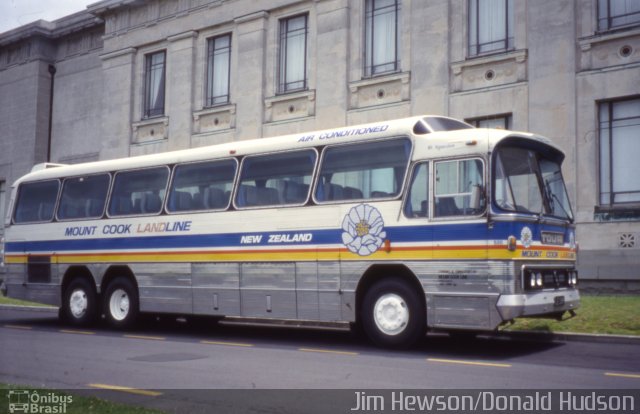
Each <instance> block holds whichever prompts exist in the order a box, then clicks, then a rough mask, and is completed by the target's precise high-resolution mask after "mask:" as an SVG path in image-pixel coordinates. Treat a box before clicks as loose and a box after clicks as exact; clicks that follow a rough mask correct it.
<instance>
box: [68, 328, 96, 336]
mask: <svg viewBox="0 0 640 414" xmlns="http://www.w3.org/2000/svg"><path fill="white" fill-rule="evenodd" d="M59 332H62V333H68V334H78V335H95V334H96V333H95V332H89V331H76V330H75V329H60V331H59Z"/></svg>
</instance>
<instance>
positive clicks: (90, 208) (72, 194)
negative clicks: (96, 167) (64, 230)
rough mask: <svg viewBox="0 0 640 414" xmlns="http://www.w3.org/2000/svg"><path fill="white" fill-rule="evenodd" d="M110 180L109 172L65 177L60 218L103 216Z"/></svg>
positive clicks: (59, 211) (59, 209) (59, 212)
mask: <svg viewBox="0 0 640 414" xmlns="http://www.w3.org/2000/svg"><path fill="white" fill-rule="evenodd" d="M109 182H110V177H109V174H100V175H92V176H87V177H74V178H67V179H65V180H64V183H63V184H62V196H61V197H60V205H59V206H58V214H57V217H58V220H75V219H84V218H97V217H101V216H102V214H103V213H104V206H105V202H106V200H107V193H108V191H109Z"/></svg>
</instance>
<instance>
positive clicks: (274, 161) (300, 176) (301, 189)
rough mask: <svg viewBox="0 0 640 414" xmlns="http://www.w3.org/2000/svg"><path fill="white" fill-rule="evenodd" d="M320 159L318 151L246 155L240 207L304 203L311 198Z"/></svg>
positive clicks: (242, 171)
mask: <svg viewBox="0 0 640 414" xmlns="http://www.w3.org/2000/svg"><path fill="white" fill-rule="evenodd" d="M316 158H317V153H316V152H315V150H303V151H293V152H285V153H278V154H269V155H259V156H249V157H246V158H245V159H244V161H243V162H242V168H241V173H240V183H239V187H238V191H237V192H236V197H235V205H236V207H239V208H243V207H262V206H277V205H302V204H304V203H305V202H306V201H307V199H308V197H309V187H310V184H311V178H312V175H313V168H314V167H315V164H316Z"/></svg>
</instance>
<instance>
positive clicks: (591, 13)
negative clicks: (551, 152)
mask: <svg viewBox="0 0 640 414" xmlns="http://www.w3.org/2000/svg"><path fill="white" fill-rule="evenodd" d="M416 114H442V115H448V116H452V117H456V118H460V119H465V120H467V121H469V122H471V123H475V124H477V125H479V126H497V127H506V128H509V129H515V130H526V131H531V132H535V133H539V134H542V135H546V136H548V137H550V138H551V139H553V140H554V141H556V142H557V143H558V144H559V145H560V146H561V147H562V148H563V149H564V150H565V152H566V154H567V159H566V163H565V166H564V174H565V177H566V179H567V180H568V187H569V188H568V189H569V193H570V195H571V198H572V202H573V205H574V210H575V211H574V213H575V216H576V221H577V228H578V231H577V235H578V240H579V242H580V255H579V260H580V272H581V273H580V274H581V277H582V281H583V284H586V285H588V284H590V283H593V282H595V281H602V280H606V281H608V282H609V283H608V286H615V287H618V288H620V289H624V290H627V291H638V290H640V179H639V178H638V177H640V162H638V160H639V159H640V3H639V2H637V1H626V0H536V1H525V0H270V1H255V0H148V1H143V0H104V1H100V2H98V3H95V4H92V5H90V6H89V7H88V8H87V9H86V10H85V11H82V12H80V13H77V14H74V15H70V16H67V17H65V18H62V19H60V20H57V21H54V22H46V21H38V22H35V23H31V24H28V25H25V26H22V27H19V28H17V29H14V30H11V31H9V32H6V33H2V34H0V125H1V126H2V132H1V135H0V213H2V214H3V215H4V212H3V211H2V210H3V209H4V208H5V206H6V204H7V201H8V200H7V198H8V193H9V187H10V185H11V182H12V181H13V180H15V179H16V178H18V177H19V176H21V175H22V174H24V173H26V172H28V171H29V170H30V169H31V167H32V166H33V165H34V164H36V163H39V162H44V161H51V162H60V163H76V162H83V161H92V160H98V159H112V158H117V157H129V156H134V155H139V154H147V153H155V152H160V151H168V150H175V149H182V148H189V147H198V146H203V145H210V144H216V143H221V142H227V141H233V140H243V139H249V138H255V137H268V136H275V135H280V134H285V133H292V132H302V131H309V130H315V129H324V128H330V127H338V126H343V125H351V124H357V123H362V122H369V121H377V120H383V119H392V118H399V117H404V116H410V115H416ZM1 228H2V227H1V226H0V232H1V231H2V230H1Z"/></svg>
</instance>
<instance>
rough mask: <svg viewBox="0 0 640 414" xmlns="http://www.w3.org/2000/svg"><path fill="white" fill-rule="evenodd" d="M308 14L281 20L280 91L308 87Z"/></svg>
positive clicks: (285, 91) (284, 91) (291, 90)
mask: <svg viewBox="0 0 640 414" xmlns="http://www.w3.org/2000/svg"><path fill="white" fill-rule="evenodd" d="M307 22H308V19H307V15H306V14H305V15H302V16H295V17H290V18H287V19H282V20H280V58H279V66H278V92H279V93H287V92H294V91H299V90H304V89H307Z"/></svg>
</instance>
